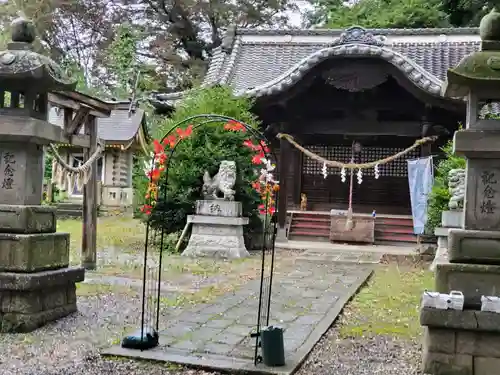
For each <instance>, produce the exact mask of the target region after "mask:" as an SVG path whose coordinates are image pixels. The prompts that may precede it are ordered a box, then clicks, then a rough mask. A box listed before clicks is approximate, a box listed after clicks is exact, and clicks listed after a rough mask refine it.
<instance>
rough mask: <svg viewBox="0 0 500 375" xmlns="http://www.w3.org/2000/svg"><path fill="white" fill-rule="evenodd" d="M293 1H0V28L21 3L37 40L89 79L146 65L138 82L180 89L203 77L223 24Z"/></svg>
mask: <svg viewBox="0 0 500 375" xmlns="http://www.w3.org/2000/svg"><path fill="white" fill-rule="evenodd" d="M293 8H294V1H293V0H252V1H241V0H238V1H232V0H202V1H199V0H176V1H167V0H57V1H54V0H16V1H13V2H11V1H9V2H7V3H0V29H2V30H3V32H4V33H2V34H0V35H5V30H6V28H7V27H8V24H9V23H10V22H11V21H12V19H13V18H15V17H17V15H18V12H19V11H23V12H24V14H26V16H27V17H29V18H31V19H32V20H33V21H34V23H35V26H36V28H37V31H38V34H39V38H40V43H39V45H38V46H37V48H39V49H40V50H41V51H42V50H43V51H44V52H45V53H47V54H49V55H50V56H51V57H52V58H53V59H54V60H56V61H58V62H61V61H65V60H69V61H70V63H71V64H72V65H75V66H76V67H77V69H76V70H78V71H80V72H81V73H82V74H83V75H84V77H85V80H86V82H87V85H90V86H103V87H104V88H106V89H109V88H110V87H113V86H116V83H117V80H119V79H120V78H118V77H116V68H117V67H118V66H119V67H120V69H119V70H120V72H121V73H123V72H124V71H126V70H127V69H125V68H130V69H132V67H137V66H147V68H146V69H145V70H146V72H147V73H146V72H142V73H143V75H147V76H146V77H145V78H144V81H143V83H141V84H144V86H146V87H149V89H153V88H162V89H165V90H179V89H185V88H188V87H191V86H192V85H193V83H195V82H197V81H199V80H200V79H201V77H202V75H203V74H204V72H205V70H206V67H207V63H208V59H209V58H210V56H211V53H212V51H213V49H214V48H215V47H218V46H219V45H221V43H222V39H223V35H224V32H225V30H226V28H227V27H228V26H230V25H235V26H239V27H258V26H273V27H276V26H282V25H285V24H286V23H287V20H288V16H287V14H286V13H284V12H285V11H287V10H290V9H293ZM3 39H4V38H2V37H0V44H1V43H2V42H3ZM127 40H128V41H130V40H134V42H135V43H134V46H133V48H132V44H131V43H128V42H127ZM110 49H111V50H114V51H120V53H121V54H113V53H110ZM132 57H133V60H134V61H133V64H132V65H129V66H127V67H126V66H125V65H124V62H125V61H126V60H127V61H129V60H130V58H132ZM135 74H136V72H134V73H133V74H131V75H130V74H128V75H127V78H131V77H133V76H135ZM129 85H131V84H130V83H128V82H121V86H123V87H125V86H129ZM132 85H133V84H132Z"/></svg>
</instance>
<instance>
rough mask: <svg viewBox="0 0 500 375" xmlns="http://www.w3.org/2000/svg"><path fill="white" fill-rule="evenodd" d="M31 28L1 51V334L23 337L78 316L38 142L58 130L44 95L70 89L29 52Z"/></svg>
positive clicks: (21, 27)
mask: <svg viewBox="0 0 500 375" xmlns="http://www.w3.org/2000/svg"><path fill="white" fill-rule="evenodd" d="M34 39H35V32H34V26H33V24H32V23H31V22H29V21H27V20H25V19H18V20H16V21H14V22H13V23H12V42H11V43H9V45H8V48H7V50H6V51H2V52H0V332H27V331H32V330H34V329H36V328H37V327H40V326H42V325H44V324H45V323H47V322H49V321H53V320H56V319H58V318H61V317H63V316H66V315H68V314H70V313H72V312H74V311H76V294H75V289H76V288H75V283H76V282H79V281H82V280H83V279H84V270H83V269H80V268H68V265H69V244H70V239H69V234H67V233H56V215H55V208H51V207H48V206H42V186H43V170H44V168H43V163H44V151H43V147H44V145H48V144H49V143H54V142H60V141H61V140H62V139H63V129H62V128H61V127H58V126H55V125H52V124H49V123H48V122H47V113H48V96H49V93H50V92H53V91H68V90H73V89H74V87H75V82H73V81H72V80H70V79H69V78H68V77H66V76H65V74H64V72H63V71H62V69H61V67H60V66H58V65H57V64H56V63H55V62H54V61H52V60H51V59H49V58H48V57H45V56H42V55H40V54H38V53H36V52H34V51H33V49H32V43H33V41H34Z"/></svg>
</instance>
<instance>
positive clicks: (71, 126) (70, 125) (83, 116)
mask: <svg viewBox="0 0 500 375" xmlns="http://www.w3.org/2000/svg"><path fill="white" fill-rule="evenodd" d="M64 113H65V114H66V109H65V110H64ZM89 113H90V108H89V107H87V106H81V107H80V108H78V110H77V111H76V113H75V116H74V117H73V118H71V119H67V118H66V116H64V133H65V134H66V136H72V135H74V134H78V133H80V129H81V128H82V126H83V124H85V122H86V121H87V117H88V116H89ZM68 120H69V121H68Z"/></svg>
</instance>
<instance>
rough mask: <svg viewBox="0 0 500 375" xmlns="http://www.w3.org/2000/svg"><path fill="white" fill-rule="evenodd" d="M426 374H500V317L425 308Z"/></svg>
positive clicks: (422, 312) (424, 359) (424, 369)
mask: <svg viewBox="0 0 500 375" xmlns="http://www.w3.org/2000/svg"><path fill="white" fill-rule="evenodd" d="M420 323H421V324H422V325H423V326H425V332H424V344H423V351H424V358H423V369H422V370H423V372H424V373H426V374H460V375H476V374H479V375H486V374H497V373H498V372H499V366H500V314H495V313H490V312H482V311H473V310H466V311H454V310H437V309H431V308H424V309H422V310H421V312H420Z"/></svg>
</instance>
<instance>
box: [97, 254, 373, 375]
mask: <svg viewBox="0 0 500 375" xmlns="http://www.w3.org/2000/svg"><path fill="white" fill-rule="evenodd" d="M346 256H347V255H346ZM311 258H314V257H311ZM347 258H348V259H350V258H349V257H347ZM373 267H374V266H373V265H372V264H366V263H365V264H361V263H359V262H357V261H356V260H355V259H352V263H348V262H347V261H346V262H341V263H337V262H334V261H322V262H317V261H314V259H310V258H309V257H304V258H302V259H298V260H296V262H295V263H294V264H293V265H292V266H291V267H288V268H287V269H281V270H280V271H279V272H276V273H275V276H274V284H273V289H272V302H271V313H270V315H271V316H270V324H271V325H274V326H279V327H282V328H283V329H284V341H285V356H286V363H287V365H286V366H284V367H280V368H267V367H265V366H263V365H258V366H255V365H254V362H253V358H254V353H255V339H251V338H250V333H251V332H252V330H253V329H254V328H255V327H256V323H257V308H258V292H259V286H260V284H259V280H254V281H250V282H249V283H247V284H246V285H244V286H242V287H240V288H239V289H237V290H236V291H234V292H231V293H228V294H226V295H223V296H221V297H219V298H217V299H216V300H215V301H214V302H213V303H212V304H206V305H198V306H195V307H193V308H190V309H186V310H184V311H183V312H182V313H181V314H179V315H178V316H176V318H175V321H171V322H163V327H161V328H162V330H161V331H160V345H159V346H158V347H156V348H154V349H151V350H147V351H142V352H141V351H139V350H137V351H136V350H130V349H123V348H121V347H120V346H114V347H112V348H110V349H107V350H106V351H105V352H103V355H113V356H125V357H133V358H140V359H150V360H155V361H164V362H172V363H177V364H183V365H188V366H195V367H201V368H207V369H213V370H221V371H228V370H230V371H245V372H249V373H259V374H260V373H266V374H283V375H285V374H287V375H288V374H291V373H292V372H294V371H295V370H296V369H297V367H298V366H300V364H301V363H302V361H303V360H304V359H305V358H306V356H307V355H308V354H309V352H310V351H311V350H312V348H313V347H314V345H315V344H316V343H317V342H318V341H319V339H320V338H321V337H322V336H323V334H324V333H325V332H326V331H327V330H328V329H329V328H330V326H331V325H332V324H333V323H334V321H335V320H336V318H337V316H338V315H339V314H340V312H341V311H342V309H343V307H344V306H345V304H346V303H347V302H348V301H349V300H350V299H351V298H352V296H353V295H354V294H355V293H356V292H357V291H358V289H359V288H360V287H361V286H362V285H363V284H364V283H365V281H366V280H367V279H368V277H369V276H370V275H371V273H372V271H373Z"/></svg>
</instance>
